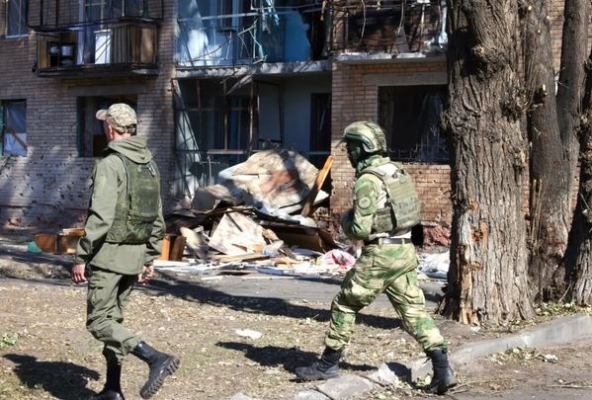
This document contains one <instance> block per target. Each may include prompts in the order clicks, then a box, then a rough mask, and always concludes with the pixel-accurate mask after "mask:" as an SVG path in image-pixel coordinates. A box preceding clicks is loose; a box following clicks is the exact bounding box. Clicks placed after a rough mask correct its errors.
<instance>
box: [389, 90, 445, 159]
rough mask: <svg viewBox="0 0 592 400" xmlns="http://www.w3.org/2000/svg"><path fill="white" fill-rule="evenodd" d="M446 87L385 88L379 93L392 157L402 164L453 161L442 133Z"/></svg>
mask: <svg viewBox="0 0 592 400" xmlns="http://www.w3.org/2000/svg"><path fill="white" fill-rule="evenodd" d="M446 99H447V91H446V86H444V85H421V86H385V87H380V88H379V90H378V116H379V123H380V125H381V126H382V127H383V128H384V129H385V130H386V133H387V136H388V139H389V140H388V143H389V155H390V156H391V157H392V158H393V159H395V160H399V161H417V162H437V161H448V160H449V159H450V156H449V151H448V142H447V139H446V138H445V137H444V136H443V135H442V133H441V130H440V117H441V115H442V112H443V109H444V106H445V104H446Z"/></svg>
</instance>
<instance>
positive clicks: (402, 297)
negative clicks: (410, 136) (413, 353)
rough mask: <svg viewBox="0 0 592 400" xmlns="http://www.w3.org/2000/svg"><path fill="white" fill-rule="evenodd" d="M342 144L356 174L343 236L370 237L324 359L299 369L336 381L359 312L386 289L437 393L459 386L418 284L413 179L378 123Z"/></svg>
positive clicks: (352, 132)
mask: <svg viewBox="0 0 592 400" xmlns="http://www.w3.org/2000/svg"><path fill="white" fill-rule="evenodd" d="M343 141H345V143H346V147H347V155H348V158H349V161H350V163H351V165H352V166H353V167H354V168H355V170H356V178H357V180H356V182H355V185H354V190H353V192H354V205H353V209H352V210H350V211H349V212H348V213H346V214H344V215H343V217H342V221H341V223H342V228H343V231H344V233H345V234H346V235H347V236H348V237H349V238H351V239H354V240H363V241H364V247H363V249H362V254H361V255H360V257H359V259H358V260H357V262H356V265H355V266H354V268H352V269H351V270H350V271H349V272H348V273H347V275H346V276H345V278H344V280H343V283H342V285H341V291H340V292H339V293H338V294H337V295H336V296H335V298H334V299H333V302H332V304H331V321H330V325H329V332H328V333H327V336H326V338H325V350H324V352H323V354H322V356H321V358H320V360H319V361H318V362H315V363H314V364H312V365H311V366H308V367H299V368H296V375H297V376H298V377H299V378H301V379H304V380H318V379H328V378H333V377H335V376H337V375H338V374H339V358H340V356H341V354H342V351H343V350H344V349H345V348H346V347H347V345H348V344H349V341H350V339H351V337H352V335H353V331H354V326H355V321H356V316H357V314H358V312H359V311H360V310H361V309H362V308H364V307H366V306H368V305H370V304H371V303H372V302H373V301H374V300H375V299H376V297H377V296H378V295H379V294H380V293H382V292H384V293H386V295H387V297H388V299H389V300H390V302H391V304H392V305H393V307H394V308H395V310H396V311H397V313H398V314H399V316H400V317H401V320H402V322H403V327H404V328H405V330H406V331H407V332H408V333H409V334H410V335H411V336H413V337H414V338H415V339H416V340H417V341H418V342H419V343H420V345H421V346H422V348H423V350H424V351H425V352H426V354H427V356H428V357H429V358H430V359H431V361H432V365H433V372H434V374H433V378H432V382H431V384H430V385H429V387H428V388H427V391H428V392H430V393H437V394H443V393H445V392H446V391H447V390H448V389H449V388H451V387H453V386H454V385H455V384H456V379H455V377H454V374H453V372H452V370H451V369H450V366H449V363H448V357H447V351H446V343H445V340H444V338H443V337H442V335H441V334H440V331H439V330H438V328H437V327H436V324H435V323H434V320H433V319H432V317H431V316H430V315H429V314H428V313H427V312H426V310H425V298H424V295H423V292H422V290H421V288H420V287H419V285H418V282H417V255H416V253H415V247H414V245H413V243H412V242H411V228H412V227H413V226H415V225H417V224H418V223H419V222H420V208H421V207H420V201H419V198H418V197H417V193H416V192H415V188H414V186H413V183H412V181H411V177H410V176H409V175H408V174H407V173H406V172H405V171H404V170H403V169H402V168H401V166H400V165H398V164H395V163H393V162H392V161H391V160H390V159H389V158H388V157H385V153H386V151H387V145H386V138H385V135H384V132H383V130H382V129H381V128H380V126H378V125H377V124H375V123H373V122H369V121H358V122H354V123H353V124H351V125H348V126H347V127H346V128H345V131H344V134H343Z"/></svg>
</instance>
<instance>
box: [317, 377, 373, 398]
mask: <svg viewBox="0 0 592 400" xmlns="http://www.w3.org/2000/svg"><path fill="white" fill-rule="evenodd" d="M375 387H377V385H375V384H374V383H372V382H371V381H369V380H367V379H364V378H362V377H360V376H357V375H342V376H340V377H338V378H334V379H329V380H328V381H326V382H324V383H322V384H320V385H319V386H317V390H318V391H319V392H321V393H323V394H324V395H326V396H327V397H329V398H330V399H332V400H343V399H347V398H350V397H355V396H361V395H363V394H364V393H366V392H368V391H369V390H371V389H373V388H375Z"/></svg>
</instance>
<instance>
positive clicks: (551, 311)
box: [535, 303, 592, 317]
mask: <svg viewBox="0 0 592 400" xmlns="http://www.w3.org/2000/svg"><path fill="white" fill-rule="evenodd" d="M535 311H536V313H537V315H539V316H544V317H549V316H550V317H556V316H563V315H571V314H577V313H586V314H590V312H591V311H592V308H590V307H588V306H586V307H582V306H578V305H577V304H575V303H543V304H541V305H540V306H539V307H538V308H537V309H536V310H535Z"/></svg>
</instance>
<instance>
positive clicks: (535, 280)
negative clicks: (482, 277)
mask: <svg viewBox="0 0 592 400" xmlns="http://www.w3.org/2000/svg"><path fill="white" fill-rule="evenodd" d="M525 23H526V37H525V49H526V52H525V63H524V64H525V67H526V73H525V77H526V82H527V90H528V92H529V93H532V97H533V104H532V107H531V109H530V111H529V113H528V123H527V127H528V136H529V139H530V142H531V146H532V153H531V157H530V160H531V161H530V163H531V168H530V210H531V211H530V221H531V226H530V228H531V261H530V265H529V277H530V282H531V286H532V289H534V291H535V293H537V296H536V297H537V298H538V299H539V300H540V301H543V300H545V301H546V300H549V299H556V298H558V297H559V295H557V294H556V293H555V292H554V290H553V288H554V286H553V285H552V281H553V274H554V272H555V271H556V269H557V267H558V266H559V265H560V263H561V260H562V259H563V255H564V252H565V248H566V247H567V236H568V231H569V220H570V218H571V208H570V202H569V196H568V195H567V194H568V193H569V188H570V185H569V181H570V180H573V175H568V174H569V173H570V172H571V173H573V170H572V169H571V167H570V165H569V163H568V162H566V159H565V158H564V155H565V152H564V149H563V142H562V140H561V135H560V130H559V122H558V116H557V103H556V97H555V77H554V70H553V50H552V47H551V45H552V41H551V27H550V25H549V18H548V13H547V1H546V0H536V1H534V2H533V3H532V7H531V8H529V9H528V12H527V13H526V18H525ZM565 105H566V106H567V104H565Z"/></svg>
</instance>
